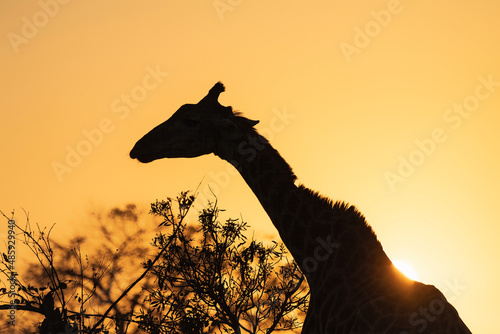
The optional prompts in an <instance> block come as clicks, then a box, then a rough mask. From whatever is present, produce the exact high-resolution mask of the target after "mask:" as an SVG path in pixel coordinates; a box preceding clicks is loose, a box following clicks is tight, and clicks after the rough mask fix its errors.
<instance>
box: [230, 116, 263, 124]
mask: <svg viewBox="0 0 500 334" xmlns="http://www.w3.org/2000/svg"><path fill="white" fill-rule="evenodd" d="M236 118H238V119H240V120H242V121H243V122H244V123H245V124H246V125H249V126H255V125H257V124H259V122H260V121H254V120H253V119H248V118H246V117H243V116H236Z"/></svg>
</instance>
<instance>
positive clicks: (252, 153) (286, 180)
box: [215, 130, 299, 253]
mask: <svg viewBox="0 0 500 334" xmlns="http://www.w3.org/2000/svg"><path fill="white" fill-rule="evenodd" d="M224 147H225V149H224V150H222V149H221V150H218V151H217V152H215V154H216V155H218V156H219V157H220V158H222V159H224V160H226V161H227V162H229V163H230V164H232V165H233V166H234V167H235V168H236V169H237V170H238V171H239V173H240V174H241V176H242V177H243V179H244V180H245V181H246V183H247V184H248V186H249V187H250V188H251V189H252V191H253V193H254V194H255V196H256V197H257V199H258V200H259V202H260V203H261V205H262V207H263V208H264V210H265V211H266V213H267V214H268V216H269V218H270V219H271V221H272V222H273V224H274V226H275V227H276V229H277V230H278V232H279V233H280V235H281V237H282V239H283V241H285V239H287V236H288V235H289V234H290V233H289V231H290V228H292V230H293V227H294V226H293V220H294V218H293V217H292V216H291V215H290V212H289V209H290V208H288V205H287V202H288V201H289V198H290V196H291V194H293V193H294V192H296V191H297V189H298V187H297V186H296V185H295V180H296V179H297V177H296V176H295V174H294V173H293V172H292V170H291V168H290V166H289V165H288V164H287V163H286V161H285V160H284V159H283V158H282V157H281V156H280V155H279V153H278V152H277V151H276V150H275V149H274V148H273V147H272V146H271V144H269V142H268V141H267V140H266V139H265V138H264V137H262V136H261V135H259V134H258V133H257V132H256V131H255V130H253V131H251V132H250V133H248V134H247V136H246V137H245V138H244V139H243V140H242V141H238V142H233V143H232V145H224ZM228 147H229V148H228ZM285 244H287V242H286V241H285ZM287 247H288V248H289V249H290V251H291V252H292V253H298V252H299V250H294V245H293V244H290V243H288V244H287Z"/></svg>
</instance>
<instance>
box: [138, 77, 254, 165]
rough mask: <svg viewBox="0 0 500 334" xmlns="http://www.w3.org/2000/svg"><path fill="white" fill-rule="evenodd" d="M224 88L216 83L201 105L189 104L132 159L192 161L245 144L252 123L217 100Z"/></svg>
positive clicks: (157, 129) (155, 131) (153, 132)
mask: <svg viewBox="0 0 500 334" xmlns="http://www.w3.org/2000/svg"><path fill="white" fill-rule="evenodd" d="M223 91H224V85H223V84H222V83H220V82H218V83H216V84H215V85H214V86H213V87H212V89H210V91H209V92H208V94H207V96H205V97H204V98H203V99H202V100H201V101H200V102H198V103H197V104H185V105H183V106H182V107H180V108H179V110H177V111H176V112H175V113H174V114H173V115H172V116H171V117H170V118H169V119H168V120H167V121H165V122H163V123H161V124H160V125H158V126H157V127H155V128H154V129H152V130H151V131H149V132H148V133H147V134H146V135H145V136H144V137H142V138H141V139H139V141H138V142H137V143H136V144H135V146H134V148H133V149H132V151H130V157H131V158H132V159H137V160H139V161H140V162H144V163H147V162H151V161H153V160H157V159H161V158H192V157H197V156H200V155H204V154H210V153H215V154H219V155H220V153H221V152H223V151H225V150H227V147H228V146H230V144H231V142H238V141H241V140H242V138H243V137H244V136H245V132H246V131H247V130H248V128H250V127H252V126H254V125H255V124H257V123H258V122H259V121H252V120H249V119H247V118H244V117H242V116H239V115H238V114H234V113H233V110H232V108H231V107H224V106H222V105H221V104H220V103H219V101H218V100H217V99H218V97H219V95H220V93H222V92H223Z"/></svg>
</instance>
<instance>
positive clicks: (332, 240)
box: [214, 129, 390, 280]
mask: <svg viewBox="0 0 500 334" xmlns="http://www.w3.org/2000/svg"><path fill="white" fill-rule="evenodd" d="M223 147H224V149H219V150H217V152H214V153H215V154H216V155H218V156H219V157H221V158H222V159H224V160H226V161H228V162H229V163H231V164H232V165H233V166H234V167H235V168H236V169H237V170H238V171H239V172H240V174H241V175H242V177H243V179H244V180H245V181H246V183H247V184H248V185H249V187H250V188H251V189H252V191H253V192H254V194H255V195H256V197H257V198H258V200H259V202H260V203H261V205H262V207H263V208H264V210H265V211H266V213H267V214H268V215H269V218H270V219H271V221H272V223H273V225H274V226H275V227H276V229H277V230H278V232H279V234H280V237H281V239H282V240H283V242H284V243H285V245H286V246H287V248H288V249H289V250H290V252H291V254H292V255H293V257H294V259H295V261H296V262H297V263H298V264H299V266H300V267H301V269H302V271H303V272H304V273H306V275H307V274H308V272H309V273H312V274H311V275H307V276H308V280H310V277H311V276H316V277H324V273H322V270H325V271H330V272H332V269H333V268H332V267H333V266H334V265H335V266H337V263H334V262H335V260H334V259H335V258H336V256H334V255H335V248H336V247H338V246H339V245H342V249H343V252H342V257H345V259H344V261H346V262H349V266H353V267H354V266H358V265H359V264H360V263H356V261H366V258H364V256H366V255H367V254H369V256H370V257H375V258H376V261H373V259H370V260H369V261H371V263H372V264H373V265H374V266H375V265H377V264H380V262H379V260H380V261H381V262H382V263H383V264H384V265H386V264H388V263H390V261H389V260H388V258H387V256H386V255H385V253H384V252H383V250H382V246H381V245H380V243H379V242H378V240H377V238H376V236H375V234H374V233H373V231H372V229H371V227H369V226H368V225H367V224H366V222H365V220H364V217H363V216H362V215H361V214H359V213H358V212H357V210H356V209H355V208H354V207H352V206H348V205H346V204H344V203H340V202H337V203H332V202H331V201H330V200H328V199H325V198H323V197H321V196H319V195H318V194H317V193H314V192H313V191H311V190H309V189H307V188H305V187H303V186H297V185H295V181H296V179H297V178H296V176H295V174H294V173H293V172H292V170H291V168H290V166H289V165H288V164H287V163H286V161H285V160H284V159H283V158H282V157H281V156H280V155H279V153H278V152H277V151H276V150H275V149H274V148H273V147H272V146H271V144H269V142H268V141H267V140H266V139H265V138H264V137H262V136H260V135H259V134H258V133H257V132H256V131H255V130H254V129H252V131H250V132H249V133H247V135H246V136H245V138H244V139H243V140H241V141H238V142H233V144H232V145H224V146H223ZM365 247H366V248H367V249H368V251H366V252H365ZM360 253H364V254H363V255H360V256H357V255H358V254H360ZM353 259H354V260H353ZM337 262H338V261H337ZM363 265H364V266H365V267H366V263H363ZM344 269H345V268H344ZM344 269H342V270H344Z"/></svg>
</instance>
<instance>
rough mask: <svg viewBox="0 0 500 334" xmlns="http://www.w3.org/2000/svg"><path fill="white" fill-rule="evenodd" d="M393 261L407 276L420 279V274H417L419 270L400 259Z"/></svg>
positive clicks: (415, 279)
mask: <svg viewBox="0 0 500 334" xmlns="http://www.w3.org/2000/svg"><path fill="white" fill-rule="evenodd" d="M392 263H393V264H394V266H395V267H396V268H398V270H399V271H400V272H402V273H403V274H404V275H405V276H406V277H408V278H409V279H412V280H414V281H418V274H417V272H416V271H415V269H413V268H412V267H411V266H410V265H409V264H408V263H406V262H404V261H400V260H395V261H392Z"/></svg>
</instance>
